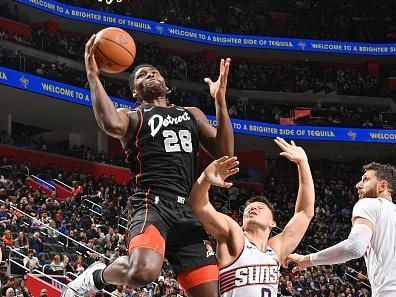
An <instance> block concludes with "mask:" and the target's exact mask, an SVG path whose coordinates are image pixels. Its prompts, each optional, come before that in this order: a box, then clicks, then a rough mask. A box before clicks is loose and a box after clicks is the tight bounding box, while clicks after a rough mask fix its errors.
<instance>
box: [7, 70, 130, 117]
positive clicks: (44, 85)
mask: <svg viewBox="0 0 396 297" xmlns="http://www.w3.org/2000/svg"><path fill="white" fill-rule="evenodd" d="M0 83H1V84H3V85H8V86H11V87H16V88H18V89H23V90H26V91H30V92H35V93H39V94H42V95H46V96H50V97H55V98H58V99H62V100H66V101H70V102H74V103H78V104H81V105H85V106H92V102H91V92H90V91H89V90H86V89H83V88H78V87H74V86H70V85H67V84H63V83H60V82H57V81H53V80H49V79H45V78H42V77H39V76H35V75H30V74H27V73H23V72H19V71H16V70H12V69H8V68H5V67H0ZM110 98H111V100H112V101H113V103H114V105H115V106H116V108H128V109H132V108H133V106H134V103H132V102H130V101H126V100H123V99H119V98H115V97H110Z"/></svg>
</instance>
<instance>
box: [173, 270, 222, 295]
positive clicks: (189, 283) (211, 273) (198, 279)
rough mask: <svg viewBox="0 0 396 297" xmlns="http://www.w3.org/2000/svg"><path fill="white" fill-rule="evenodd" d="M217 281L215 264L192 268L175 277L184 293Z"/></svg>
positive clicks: (217, 273) (217, 275)
mask: <svg viewBox="0 0 396 297" xmlns="http://www.w3.org/2000/svg"><path fill="white" fill-rule="evenodd" d="M218 280H219V269H218V267H217V265H216V264H210V265H205V266H201V267H196V268H192V269H189V270H187V271H183V272H182V273H180V274H179V275H178V276H177V281H178V282H179V284H180V285H181V287H182V288H183V290H185V291H188V290H189V289H191V288H193V287H196V286H199V285H201V284H204V283H208V282H212V281H218Z"/></svg>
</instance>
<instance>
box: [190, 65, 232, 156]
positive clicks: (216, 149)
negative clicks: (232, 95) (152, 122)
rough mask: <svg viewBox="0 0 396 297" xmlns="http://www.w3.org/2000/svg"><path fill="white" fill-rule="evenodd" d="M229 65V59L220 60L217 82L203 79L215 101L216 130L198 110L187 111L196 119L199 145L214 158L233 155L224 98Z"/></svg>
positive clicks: (229, 121)
mask: <svg viewBox="0 0 396 297" xmlns="http://www.w3.org/2000/svg"><path fill="white" fill-rule="evenodd" d="M230 63H231V59H229V58H227V59H226V60H224V59H221V61H220V74H219V77H218V79H217V81H215V82H213V81H212V80H211V79H210V78H205V79H204V81H205V82H206V83H207V84H208V85H209V89H210V95H211V96H212V97H213V99H214V100H215V105H216V120H217V129H215V128H213V127H212V126H211V125H210V124H209V123H208V119H207V118H206V116H205V114H204V113H203V112H202V111H201V110H200V109H198V108H195V107H191V108H189V111H190V112H191V113H193V114H194V115H195V117H196V118H197V119H198V122H199V133H200V139H201V143H202V144H203V146H204V148H205V149H206V150H207V151H208V152H209V153H210V154H211V155H212V156H213V157H215V158H220V157H222V156H233V155H234V134H233V131H232V126H231V120H230V117H229V115H228V109H227V102H226V97H225V94H226V89H227V80H228V72H229V70H230Z"/></svg>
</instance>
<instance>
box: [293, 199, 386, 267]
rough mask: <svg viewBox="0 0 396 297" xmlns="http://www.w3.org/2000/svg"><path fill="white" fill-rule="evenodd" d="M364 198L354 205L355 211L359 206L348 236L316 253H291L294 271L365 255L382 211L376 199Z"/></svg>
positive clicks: (338, 262) (337, 262)
mask: <svg viewBox="0 0 396 297" xmlns="http://www.w3.org/2000/svg"><path fill="white" fill-rule="evenodd" d="M363 200H365V199H363ZM363 200H361V201H359V202H358V203H357V204H356V205H355V207H354V212H355V209H356V208H357V213H356V216H354V217H353V219H352V220H353V226H352V229H351V232H350V233H349V235H348V238H347V239H345V240H343V241H341V242H340V243H337V244H335V245H333V246H331V247H328V248H327V249H324V250H322V251H319V252H317V253H314V254H309V255H299V254H291V255H290V256H289V258H288V261H289V262H295V263H297V266H296V267H294V268H293V271H294V272H296V271H300V270H304V269H305V268H307V267H310V266H316V265H333V264H340V263H345V262H347V261H350V260H353V259H357V258H360V257H363V255H364V253H365V252H366V250H367V248H368V246H369V244H370V241H371V237H372V236H373V233H374V224H375V221H376V218H378V217H379V214H380V213H381V211H380V209H381V207H380V205H379V204H378V203H376V202H377V201H376V199H370V200H368V201H363ZM360 215H363V216H364V217H361V216H360ZM368 218H370V219H368Z"/></svg>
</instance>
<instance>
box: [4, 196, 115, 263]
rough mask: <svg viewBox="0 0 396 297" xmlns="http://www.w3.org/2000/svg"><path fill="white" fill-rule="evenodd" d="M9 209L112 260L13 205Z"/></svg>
mask: <svg viewBox="0 0 396 297" xmlns="http://www.w3.org/2000/svg"><path fill="white" fill-rule="evenodd" d="M0 203H5V202H4V201H3V200H1V199H0ZM9 207H10V208H12V209H14V210H16V211H18V212H19V213H21V214H23V215H24V216H26V217H28V218H30V219H31V220H32V221H34V222H38V223H39V224H40V225H41V226H45V228H46V229H49V230H51V231H53V232H55V233H56V234H58V235H60V236H62V237H64V238H66V240H68V241H71V242H74V243H75V244H77V245H79V246H81V247H83V248H85V249H87V250H88V251H90V252H92V253H94V254H96V255H98V256H101V257H104V258H105V259H106V260H110V258H108V257H106V256H105V255H104V254H101V253H99V252H97V251H95V250H93V249H91V248H90V247H88V246H86V245H84V244H82V243H81V242H79V241H77V240H75V239H73V238H71V237H69V236H67V235H65V234H63V233H62V232H59V231H58V230H56V229H54V228H52V227H51V226H49V225H48V224H43V223H42V222H41V221H40V220H38V219H36V218H35V217H32V216H31V215H28V214H27V213H25V212H24V211H22V210H20V209H18V208H17V207H15V206H13V205H10V206H9Z"/></svg>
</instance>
